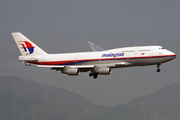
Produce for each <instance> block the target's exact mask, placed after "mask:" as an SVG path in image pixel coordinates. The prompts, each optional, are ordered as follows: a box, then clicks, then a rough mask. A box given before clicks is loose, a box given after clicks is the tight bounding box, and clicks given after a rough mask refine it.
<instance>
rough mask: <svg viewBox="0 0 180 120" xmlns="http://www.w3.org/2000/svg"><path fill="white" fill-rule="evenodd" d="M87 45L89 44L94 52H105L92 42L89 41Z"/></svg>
mask: <svg viewBox="0 0 180 120" xmlns="http://www.w3.org/2000/svg"><path fill="white" fill-rule="evenodd" d="M87 43H88V44H89V46H90V47H91V49H92V50H93V51H103V50H104V49H102V48H101V47H99V46H97V45H95V44H93V43H92V42H90V41H87Z"/></svg>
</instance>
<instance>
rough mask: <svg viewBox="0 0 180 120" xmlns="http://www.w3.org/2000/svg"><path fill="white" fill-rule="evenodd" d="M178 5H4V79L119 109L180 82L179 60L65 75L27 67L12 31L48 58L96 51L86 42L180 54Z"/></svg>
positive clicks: (48, 0) (0, 13) (0, 37)
mask: <svg viewBox="0 0 180 120" xmlns="http://www.w3.org/2000/svg"><path fill="white" fill-rule="evenodd" d="M179 6H180V1H179V0H36V1H30V0H27V1H26V0H1V1H0V51H1V52H0V53H1V54H0V55H1V57H0V76H8V75H9V76H18V77H22V78H25V79H28V80H32V81H36V82H39V83H42V84H47V85H52V86H56V87H60V88H64V89H66V90H68V91H72V92H75V93H78V94H80V95H81V96H83V97H85V98H86V99H88V100H89V101H90V102H92V103H95V104H101V105H108V106H115V105H119V104H123V103H126V102H128V101H130V100H132V99H134V98H137V97H139V96H142V95H145V94H148V93H151V92H154V91H156V90H158V89H161V88H162V87H164V86H167V85H169V84H171V83H174V82H180V79H179V78H180V74H179V69H180V64H179V61H180V60H179V57H177V58H176V59H175V60H173V61H171V62H169V63H165V64H163V65H162V66H161V72H160V73H158V74H157V73H156V72H155V70H156V66H150V67H139V68H137V67H134V68H122V69H113V71H112V74H111V75H109V76H99V77H98V79H97V80H94V79H93V78H90V77H89V75H88V74H89V73H82V74H80V75H79V76H78V77H71V76H67V75H63V74H61V73H60V72H56V71H51V70H49V69H48V68H36V67H27V66H24V65H23V64H21V63H20V62H5V61H4V60H6V59H17V58H18V56H19V55H20V52H19V50H18V48H17V46H16V44H15V42H14V40H13V38H12V36H11V34H10V33H11V32H17V31H18V32H21V33H23V34H24V35H25V36H26V37H28V38H29V39H31V40H32V41H33V42H35V43H36V44H37V45H38V46H40V47H41V48H42V49H43V50H45V51H46V52H48V53H62V52H78V51H91V49H90V47H89V46H88V44H87V43H86V41H91V42H93V43H95V44H97V45H99V46H101V47H102V48H104V49H110V48H117V47H124V46H138V45H161V46H164V47H165V48H167V49H169V50H171V51H173V52H175V53H176V54H177V55H178V54H179V48H180V47H179V46H180V40H179V38H180V33H179V32H180V14H179V13H180V7H179Z"/></svg>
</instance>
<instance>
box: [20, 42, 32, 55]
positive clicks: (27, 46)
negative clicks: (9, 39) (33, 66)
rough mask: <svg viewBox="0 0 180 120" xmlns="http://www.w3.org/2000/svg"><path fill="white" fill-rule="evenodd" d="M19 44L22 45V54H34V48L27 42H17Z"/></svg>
mask: <svg viewBox="0 0 180 120" xmlns="http://www.w3.org/2000/svg"><path fill="white" fill-rule="evenodd" d="M19 42H20V44H19V45H22V49H24V51H23V52H28V53H27V54H32V53H33V52H34V47H33V46H32V44H31V43H30V42H28V41H19Z"/></svg>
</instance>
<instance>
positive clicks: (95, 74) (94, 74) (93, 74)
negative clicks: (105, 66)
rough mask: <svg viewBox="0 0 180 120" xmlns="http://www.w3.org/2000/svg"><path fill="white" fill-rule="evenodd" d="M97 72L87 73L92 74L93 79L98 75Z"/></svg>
mask: <svg viewBox="0 0 180 120" xmlns="http://www.w3.org/2000/svg"><path fill="white" fill-rule="evenodd" d="M98 75H99V73H93V72H90V73H89V76H90V77H91V76H93V78H94V79H96V78H97V77H98Z"/></svg>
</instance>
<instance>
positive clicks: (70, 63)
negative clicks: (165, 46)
mask: <svg viewBox="0 0 180 120" xmlns="http://www.w3.org/2000/svg"><path fill="white" fill-rule="evenodd" d="M163 57H176V54H173V55H157V56H143V57H119V58H100V59H85V60H68V61H67V60H66V61H49V62H31V63H32V64H37V65H74V64H78V63H84V62H93V61H105V60H126V59H128V60H131V59H149V58H163Z"/></svg>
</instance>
